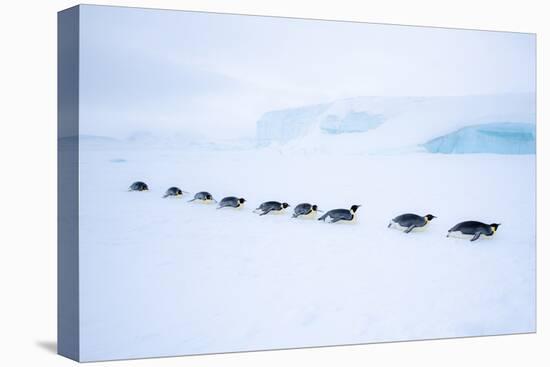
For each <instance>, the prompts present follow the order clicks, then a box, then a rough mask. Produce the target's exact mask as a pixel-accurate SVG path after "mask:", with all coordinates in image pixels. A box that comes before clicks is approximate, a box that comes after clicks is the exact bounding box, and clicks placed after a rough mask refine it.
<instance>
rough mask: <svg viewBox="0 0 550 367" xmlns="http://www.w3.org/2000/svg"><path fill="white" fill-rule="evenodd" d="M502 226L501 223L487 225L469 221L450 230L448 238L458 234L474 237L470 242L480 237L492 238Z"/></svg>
mask: <svg viewBox="0 0 550 367" xmlns="http://www.w3.org/2000/svg"><path fill="white" fill-rule="evenodd" d="M498 226H500V223H492V224H485V223H482V222H477V221H474V220H469V221H466V222H460V223H458V224H457V225H456V226H454V227H453V228H451V229H449V231H448V233H447V237H449V236H453V235H456V234H463V235H466V236H470V235H471V236H472V238H471V239H470V241H472V242H473V241H476V240H477V239H479V237H481V236H482V235H483V236H486V237H490V236H492V235H494V234H495V232H496V231H497V229H498Z"/></svg>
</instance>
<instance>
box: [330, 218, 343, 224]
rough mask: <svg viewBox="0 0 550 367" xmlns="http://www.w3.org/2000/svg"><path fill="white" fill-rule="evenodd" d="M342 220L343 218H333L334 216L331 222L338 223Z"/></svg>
mask: <svg viewBox="0 0 550 367" xmlns="http://www.w3.org/2000/svg"><path fill="white" fill-rule="evenodd" d="M341 220H342V218H333V217H331V221H330V223H336V222H339V221H341Z"/></svg>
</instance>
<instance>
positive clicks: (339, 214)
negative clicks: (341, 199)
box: [318, 205, 361, 223]
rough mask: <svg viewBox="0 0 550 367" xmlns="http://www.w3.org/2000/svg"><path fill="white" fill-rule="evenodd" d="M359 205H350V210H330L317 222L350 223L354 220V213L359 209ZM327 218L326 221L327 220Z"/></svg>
mask: <svg viewBox="0 0 550 367" xmlns="http://www.w3.org/2000/svg"><path fill="white" fill-rule="evenodd" d="M360 206H361V205H352V206H351V208H349V210H348V209H332V210H329V211H328V212H326V213H325V214H324V215H323V216H321V218H319V219H318V220H322V221H325V222H327V221H328V222H329V223H336V222H339V221H341V220H345V221H348V222H351V221H353V220H354V219H355V212H356V211H357V209H359V207H360ZM327 218H328V220H327Z"/></svg>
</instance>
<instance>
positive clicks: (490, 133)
mask: <svg viewBox="0 0 550 367" xmlns="http://www.w3.org/2000/svg"><path fill="white" fill-rule="evenodd" d="M424 146H425V147H426V149H427V150H428V151H429V152H431V153H446V154H451V153H458V154H463V153H487V152H492V153H499V154H535V125H534V124H520V123H494V124H482V125H473V126H466V127H463V128H462V129H460V130H458V131H455V132H452V133H450V134H447V135H444V136H440V137H437V138H435V139H432V140H430V141H429V142H427V143H426V144H424Z"/></svg>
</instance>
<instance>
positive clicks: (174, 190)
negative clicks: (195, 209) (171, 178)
mask: <svg viewBox="0 0 550 367" xmlns="http://www.w3.org/2000/svg"><path fill="white" fill-rule="evenodd" d="M183 194H188V192H187V191H183V190H182V189H180V188H179V187H175V186H174V187H170V188H169V189H168V190H166V193H165V194H164V196H163V198H167V197H169V196H174V197H179V196H183Z"/></svg>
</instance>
